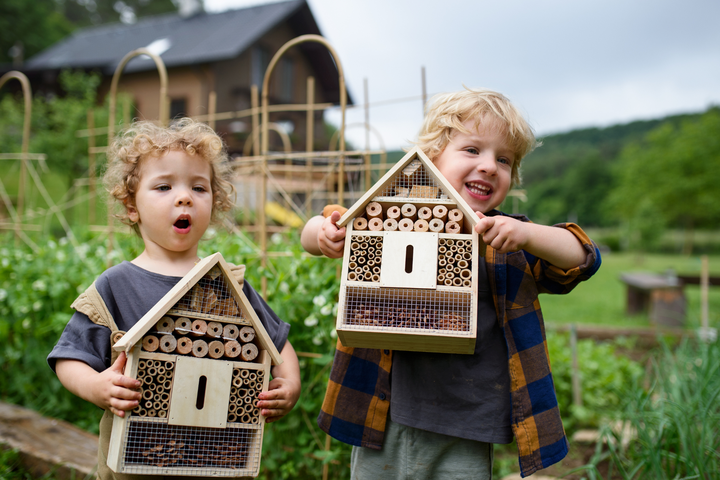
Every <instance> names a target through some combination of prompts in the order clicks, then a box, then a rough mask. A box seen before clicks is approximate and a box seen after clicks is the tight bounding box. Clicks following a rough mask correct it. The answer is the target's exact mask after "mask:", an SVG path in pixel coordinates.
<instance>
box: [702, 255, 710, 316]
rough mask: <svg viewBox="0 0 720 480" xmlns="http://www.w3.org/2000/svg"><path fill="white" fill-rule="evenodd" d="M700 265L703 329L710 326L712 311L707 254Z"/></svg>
mask: <svg viewBox="0 0 720 480" xmlns="http://www.w3.org/2000/svg"><path fill="white" fill-rule="evenodd" d="M701 262H702V264H701V267H700V325H701V326H702V328H703V329H707V328H708V327H709V326H710V324H709V323H710V322H709V319H710V311H709V308H708V291H709V289H710V288H709V287H710V265H709V263H710V262H709V260H708V256H707V255H703V256H702V257H701Z"/></svg>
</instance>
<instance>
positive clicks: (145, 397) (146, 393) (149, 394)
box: [142, 390, 155, 400]
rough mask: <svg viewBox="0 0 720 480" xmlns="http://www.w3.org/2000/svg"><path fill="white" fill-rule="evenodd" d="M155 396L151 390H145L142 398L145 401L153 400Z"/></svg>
mask: <svg viewBox="0 0 720 480" xmlns="http://www.w3.org/2000/svg"><path fill="white" fill-rule="evenodd" d="M154 396H155V394H154V393H153V392H152V391H150V390H143V392H142V398H143V400H152V399H153V397H154Z"/></svg>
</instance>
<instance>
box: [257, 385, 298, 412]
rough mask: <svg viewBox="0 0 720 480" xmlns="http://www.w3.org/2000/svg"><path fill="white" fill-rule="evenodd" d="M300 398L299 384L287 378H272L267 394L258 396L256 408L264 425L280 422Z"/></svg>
mask: <svg viewBox="0 0 720 480" xmlns="http://www.w3.org/2000/svg"><path fill="white" fill-rule="evenodd" d="M299 397H300V384H299V383H296V382H293V381H292V380H289V379H287V378H278V377H276V378H273V379H272V380H271V381H270V384H269V385H268V391H267V392H260V394H259V395H258V399H259V400H260V401H259V402H258V407H259V408H260V413H261V414H262V415H263V416H264V417H265V422H266V423H272V422H275V421H277V420H280V419H281V418H282V417H284V416H285V415H287V414H288V413H290V410H292V409H293V407H294V406H295V404H296V403H297V401H298V398H299Z"/></svg>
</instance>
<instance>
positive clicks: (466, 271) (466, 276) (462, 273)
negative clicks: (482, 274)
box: [460, 268, 472, 280]
mask: <svg viewBox="0 0 720 480" xmlns="http://www.w3.org/2000/svg"><path fill="white" fill-rule="evenodd" d="M460 277H462V278H464V279H466V280H467V279H469V278H470V277H472V272H471V271H470V270H469V269H467V268H465V269H463V270H461V271H460Z"/></svg>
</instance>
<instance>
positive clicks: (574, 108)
mask: <svg viewBox="0 0 720 480" xmlns="http://www.w3.org/2000/svg"><path fill="white" fill-rule="evenodd" d="M259 3H268V2H267V1H258V0H205V6H206V9H207V10H208V11H211V12H216V11H222V10H226V9H229V8H240V7H243V6H247V5H256V4H259ZM308 4H309V5H310V9H311V10H312V12H313V15H314V16H315V19H316V21H317V23H318V26H319V28H320V31H321V32H322V34H323V35H324V36H325V37H326V38H327V39H328V41H329V42H330V43H331V44H332V45H333V47H334V48H335V50H336V51H337V53H338V55H339V56H340V61H341V63H342V66H343V69H344V72H345V78H346V83H347V85H348V89H349V91H350V94H351V95H352V97H353V100H354V101H355V103H356V105H361V104H362V103H363V102H364V87H363V82H364V79H367V82H368V92H369V101H370V105H371V109H370V123H371V125H372V126H373V127H374V129H375V130H377V132H379V134H380V135H381V137H382V140H383V144H384V147H385V148H386V149H388V150H392V149H398V148H401V147H407V146H408V145H409V141H410V140H412V139H414V138H415V136H416V135H417V131H418V128H419V126H420V122H421V120H422V102H421V94H422V81H421V69H422V67H424V68H425V74H426V88H427V92H428V94H430V95H432V94H434V93H439V92H446V91H453V90H458V89H461V88H462V86H463V85H466V86H468V87H487V88H491V89H494V90H497V91H499V92H502V93H504V94H505V95H507V96H508V97H509V98H510V99H511V100H512V101H513V102H514V103H515V104H516V105H517V106H518V107H519V108H520V109H521V110H522V111H523V112H524V113H525V114H526V116H527V118H528V120H529V121H530V123H531V125H532V126H533V127H534V128H535V130H536V131H537V132H538V134H540V135H546V134H549V133H557V132H564V131H568V130H572V129H575V128H582V127H589V126H598V127H603V126H608V125H612V124H616V123H626V122H629V121H632V120H638V119H651V118H657V117H661V116H664V115H667V114H673V113H686V112H698V111H702V110H704V109H706V108H707V107H708V106H710V105H713V104H714V105H720V1H718V0H683V1H679V0H493V1H485V0H443V1H429V0H353V1H350V0H308ZM408 98H410V100H405V101H395V102H391V101H393V100H398V99H408ZM338 118H339V116H338V115H330V120H331V121H334V122H337V119H338ZM363 121H364V111H363V110H362V108H355V109H349V110H348V112H347V120H346V122H347V123H348V125H352V124H356V123H359V122H363ZM347 138H348V139H349V140H350V141H353V142H355V145H356V146H358V147H362V146H364V143H365V134H364V132H363V131H362V129H361V128H360V127H352V126H350V127H349V128H348V131H347ZM379 146H380V143H379V141H378V140H377V137H375V136H372V137H371V141H370V147H371V148H378V147H379Z"/></svg>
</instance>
